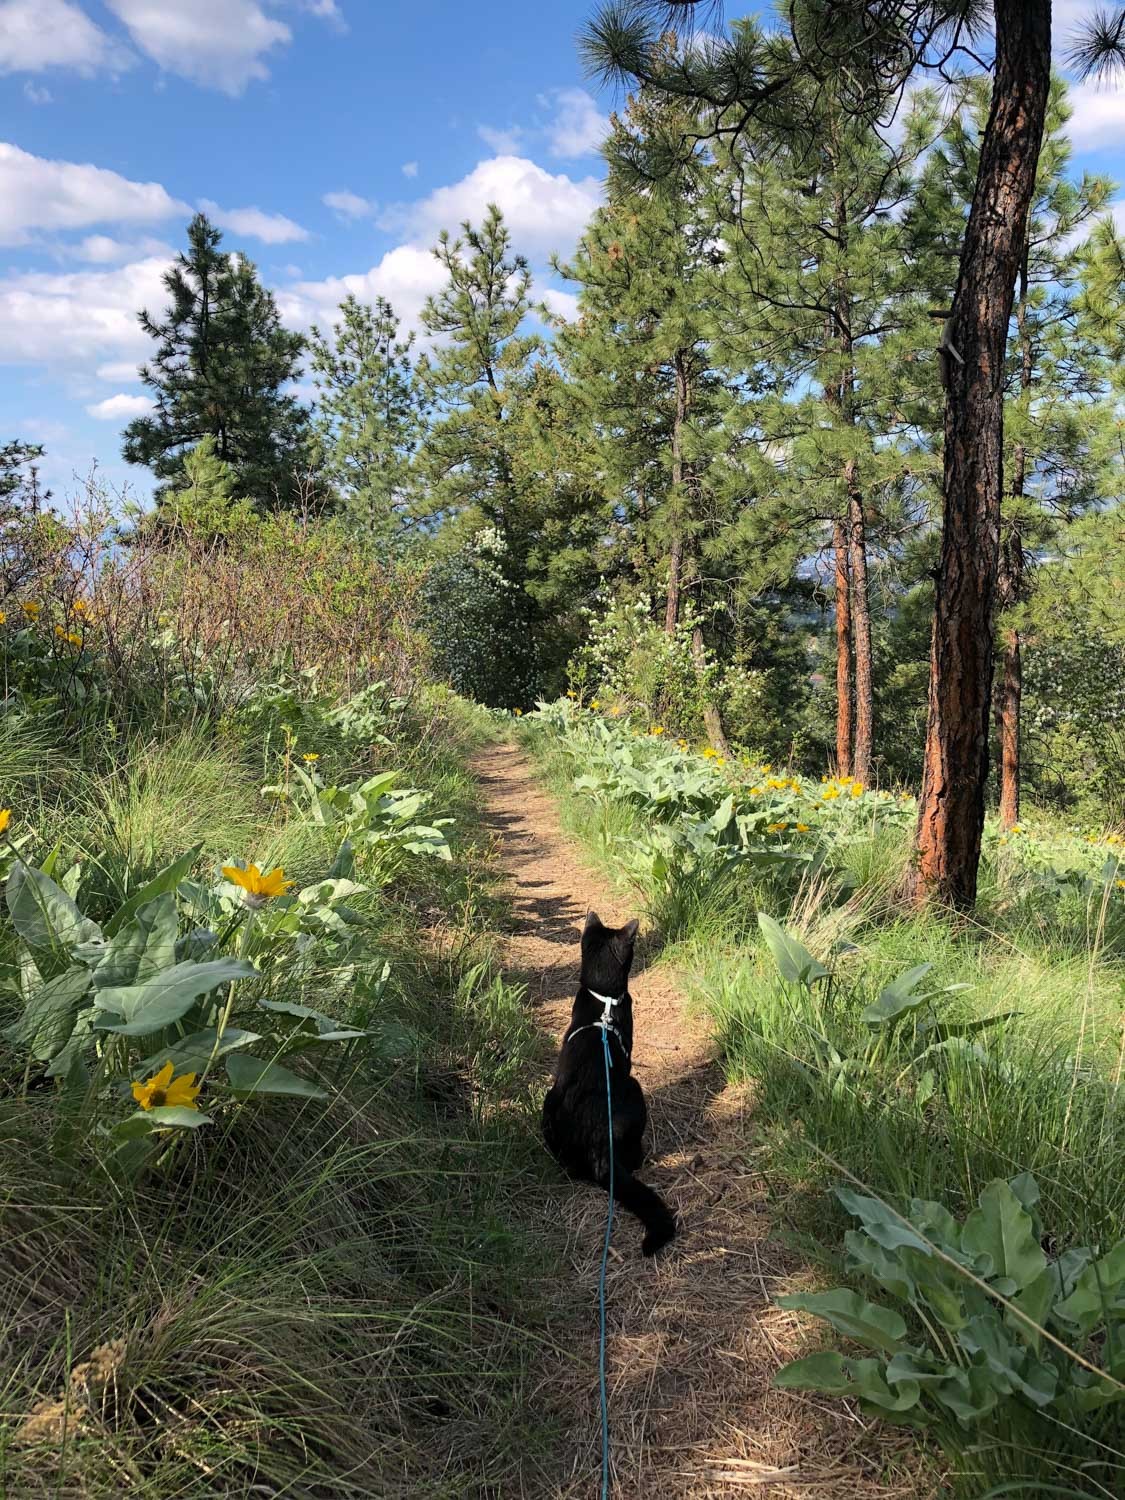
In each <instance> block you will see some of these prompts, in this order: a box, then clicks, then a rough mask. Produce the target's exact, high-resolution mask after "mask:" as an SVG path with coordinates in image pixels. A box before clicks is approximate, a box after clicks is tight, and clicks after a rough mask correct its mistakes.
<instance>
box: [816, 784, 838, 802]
mask: <svg viewBox="0 0 1125 1500" xmlns="http://www.w3.org/2000/svg"><path fill="white" fill-rule="evenodd" d="M839 795H840V788H839V787H838V786H826V787H825V788H824V791H823V792H822V793H821V796H822V797H823V798H824V800H825V801H826V802H831V801H833V800H834V799H835V798H836V797H838V796H839Z"/></svg>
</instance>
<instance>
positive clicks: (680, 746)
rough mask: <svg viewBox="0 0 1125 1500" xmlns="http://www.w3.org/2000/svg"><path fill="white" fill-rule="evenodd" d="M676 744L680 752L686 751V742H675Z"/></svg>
mask: <svg viewBox="0 0 1125 1500" xmlns="http://www.w3.org/2000/svg"><path fill="white" fill-rule="evenodd" d="M676 744H677V745H678V746H679V748H680V749H681V750H686V749H687V747H688V743H687V740H677V741H676Z"/></svg>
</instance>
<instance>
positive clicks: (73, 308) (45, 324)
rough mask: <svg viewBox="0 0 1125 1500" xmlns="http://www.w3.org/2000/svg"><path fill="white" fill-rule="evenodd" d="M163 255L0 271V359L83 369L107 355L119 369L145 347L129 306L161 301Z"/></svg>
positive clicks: (138, 358)
mask: <svg viewBox="0 0 1125 1500" xmlns="http://www.w3.org/2000/svg"><path fill="white" fill-rule="evenodd" d="M167 269H168V261H167V259H166V258H165V257H163V256H156V255H153V256H147V257H145V259H143V260H138V261H130V262H129V264H127V265H124V266H115V267H114V268H113V269H112V270H83V271H66V272H48V271H23V272H18V273H16V274H13V275H9V276H4V277H0V327H2V328H3V329H4V338H3V339H2V340H0V361H3V362H4V363H6V364H17V365H18V364H43V365H47V366H51V367H57V366H77V367H79V368H85V367H88V366H89V365H91V364H93V363H94V362H95V361H98V362H103V361H106V360H110V361H112V362H113V364H114V365H115V366H116V367H117V368H120V365H121V364H124V362H125V361H126V360H128V361H130V363H139V362H140V361H141V360H142V359H144V358H145V357H146V356H147V355H148V354H150V353H151V351H152V341H151V340H150V339H149V338H148V337H147V335H146V334H145V332H144V330H143V329H142V328H141V326H140V323H139V322H138V321H137V312H138V310H139V309H140V308H142V307H147V308H149V309H150V310H151V311H153V312H156V311H159V310H160V309H162V308H163V307H164V305H165V303H166V302H167V300H168V294H167V292H166V291H165V289H164V286H163V283H162V277H163V275H164V272H165V271H166V270H167Z"/></svg>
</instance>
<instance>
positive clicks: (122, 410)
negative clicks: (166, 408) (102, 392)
mask: <svg viewBox="0 0 1125 1500" xmlns="http://www.w3.org/2000/svg"><path fill="white" fill-rule="evenodd" d="M86 410H87V411H88V412H89V413H90V415H91V416H92V417H96V418H97V419H98V421H99V422H122V421H128V420H129V418H130V417H142V416H144V414H145V412H148V411H151V410H152V402H151V401H150V400H149V398H148V397H147V396H127V395H125V393H124V392H121V393H120V394H119V395H116V396H107V397H106V398H105V400H104V401H95V402H94V404H93V406H88V407H87V408H86Z"/></svg>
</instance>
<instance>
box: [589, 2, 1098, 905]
mask: <svg viewBox="0 0 1125 1500" xmlns="http://www.w3.org/2000/svg"><path fill="white" fill-rule="evenodd" d="M984 9H985V7H984V5H983V4H972V5H969V6H966V5H965V3H964V0H902V3H899V4H888V5H885V6H883V5H880V6H871V5H869V4H867V3H865V0H794V3H793V4H792V5H791V6H789V7H788V12H789V20H790V25H791V28H792V30H793V32H794V35H795V38H796V40H797V41H798V44H799V45H798V46H797V47H796V49H794V50H793V51H790V50H788V49H784V48H778V47H777V46H776V45H775V44H774V42H773V41H772V40H771V39H770V38H769V37H767V36H765V35H764V34H763V33H762V32H761V31H760V30H759V29H757V28H745V29H743V30H742V31H741V32H739V33H737V34H736V36H735V38H734V39H733V40H732V41H730V42H725V41H711V42H710V43H709V44H708V45H706V46H702V47H697V48H694V49H692V51H691V55H690V57H688V58H687V59H686V61H685V64H684V66H682V67H681V68H680V69H679V70H678V71H677V73H676V75H675V76H674V77H673V78H671V79H662V78H661V67H660V51H659V33H660V30H661V28H663V27H665V26H666V25H667V24H668V20H669V17H670V16H672V17H675V16H685V17H687V16H693V15H695V14H697V7H696V6H695V5H693V4H690V3H686V0H681V3H675V0H620V3H616V4H611V5H607V6H605V7H603V9H602V10H600V11H599V12H598V13H597V15H596V16H595V18H594V20H593V21H592V22H591V24H590V26H589V27H588V28H587V30H586V33H585V35H584V37H583V39H582V46H583V50H584V52H585V55H586V58H587V61H588V63H589V64H590V65H591V66H592V67H594V68H595V69H597V70H599V71H601V72H602V73H604V74H606V75H607V76H609V77H613V78H618V79H622V78H625V79H629V78H636V79H639V80H641V81H642V82H643V83H645V84H646V85H649V86H651V87H653V88H659V87H661V85H662V83H663V86H664V87H665V88H666V89H667V90H668V91H669V92H670V93H673V94H674V95H675V96H676V97H677V98H679V99H681V100H690V101H691V103H692V105H693V106H694V107H695V108H696V109H697V111H698V112H699V113H700V115H701V116H702V117H703V118H704V120H705V123H706V130H707V133H708V134H709V136H710V137H711V138H712V139H714V140H720V141H721V140H732V139H733V140H737V139H738V137H739V136H740V135H741V134H742V133H743V132H744V131H745V129H746V128H747V126H748V124H749V123H750V122H751V121H753V120H755V119H758V120H761V119H763V118H765V119H769V120H771V121H772V122H773V123H774V124H775V125H776V126H777V127H778V128H784V129H786V130H789V131H792V132H796V133H799V132H800V131H801V129H802V128H803V125H804V123H805V119H804V116H803V114H802V111H801V109H800V108H799V105H798V101H797V100H796V98H795V95H794V90H793V89H792V84H793V81H794V79H795V78H796V77H798V76H801V75H802V74H804V75H806V76H807V75H808V74H809V73H812V74H813V75H814V76H815V77H816V78H818V79H820V80H824V79H826V78H829V77H833V76H835V77H836V78H837V79H838V80H839V82H840V84H841V85H842V87H843V89H844V94H843V98H842V102H843V105H844V108H845V111H846V112H848V113H854V114H857V115H859V116H861V117H866V118H874V117H877V116H878V115H879V114H880V113H882V112H885V110H886V107H887V105H888V102H889V101H890V100H891V99H894V98H896V97H898V96H899V95H900V93H901V90H902V87H903V85H904V84H905V82H906V80H907V79H908V77H909V75H910V74H911V72H912V71H913V70H914V69H915V68H925V67H932V66H935V65H936V66H939V67H940V66H943V65H944V62H945V59H946V47H947V44H949V41H950V38H952V46H953V48H954V50H956V48H957V46H958V44H959V41H960V39H961V38H962V36H963V35H964V34H965V27H966V25H967V24H968V25H969V27H970V34H971V27H972V24H976V23H979V22H980V21H981V20H982V19H983V14H982V13H983V11H984ZM992 12H993V21H994V34H995V49H994V50H995V64H994V70H993V88H992V104H991V108H990V112H989V117H988V122H987V124H986V127H985V131H984V135H983V138H982V142H981V152H980V162H979V169H978V172H977V178H976V183H975V187H974V193H973V200H972V207H971V209H970V212H969V216H968V220H967V222H966V227H965V236H964V242H963V246H962V251H961V256H960V263H959V271H958V277H957V283H956V288H955V295H954V298H953V302H952V307H951V309H950V312H949V316H948V318H947V320H946V323H945V326H944V329H943V332H942V335H941V339H940V349H941V358H942V367H943V374H944V385H945V392H946V400H945V408H946V411H945V442H944V474H943V483H942V511H943V525H942V548H941V556H940V559H939V562H938V567H937V575H936V583H937V587H936V589H935V609H934V630H933V643H932V649H931V663H930V688H929V712H928V722H927V731H926V749H925V756H924V770H923V785H922V797H921V800H920V804H919V819H918V829H917V834H916V839H915V854H916V858H915V862H914V867H913V870H912V872H911V877H910V882H909V883H910V888H911V892H912V894H913V896H914V898H915V899H916V900H918V901H924V900H926V899H928V898H930V897H931V896H933V897H936V898H937V899H939V900H940V901H942V902H944V903H946V904H949V905H953V906H957V907H966V906H972V904H973V902H974V900H975V898H976V883H977V870H978V866H979V863H980V848H981V834H982V832H983V827H984V796H985V786H986V782H987V777H988V725H989V716H990V715H989V709H990V696H991V686H992V661H993V639H992V614H993V605H994V601H995V594H996V587H997V578H998V572H999V561H1000V559H999V529H1000V527H999V519H1000V495H1001V487H1002V475H1001V460H1002V445H1003V409H1004V396H1005V389H1004V386H1005V370H1006V361H1005V353H1006V343H1007V338H1008V322H1009V317H1010V314H1011V309H1012V301H1013V296H1014V290H1015V283H1016V277H1017V273H1018V270H1019V262H1020V251H1021V247H1022V241H1023V234H1024V226H1025V223H1026V219H1027V214H1028V210H1029V208H1030V205H1031V201H1032V197H1033V195H1034V187H1035V172H1036V165H1037V161H1038V154H1039V148H1040V144H1041V141H1042V135H1043V127H1044V121H1045V118H1046V112H1047V103H1048V96H1049V92H1050V52H1051V5H1050V0H993V4H992ZM1121 15H1125V11H1123V12H1121ZM1123 59H1125V29H1123V28H1122V25H1121V16H1120V15H1111V14H1110V13H1109V12H1105V13H1099V14H1098V15H1097V16H1096V17H1095V18H1094V19H1093V21H1091V22H1090V23H1088V26H1087V36H1086V40H1085V42H1084V44H1083V57H1082V61H1083V63H1084V65H1085V67H1086V70H1087V71H1095V70H1102V71H1107V70H1109V69H1111V68H1113V67H1114V66H1118V65H1120V64H1121V63H1122V61H1123Z"/></svg>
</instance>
